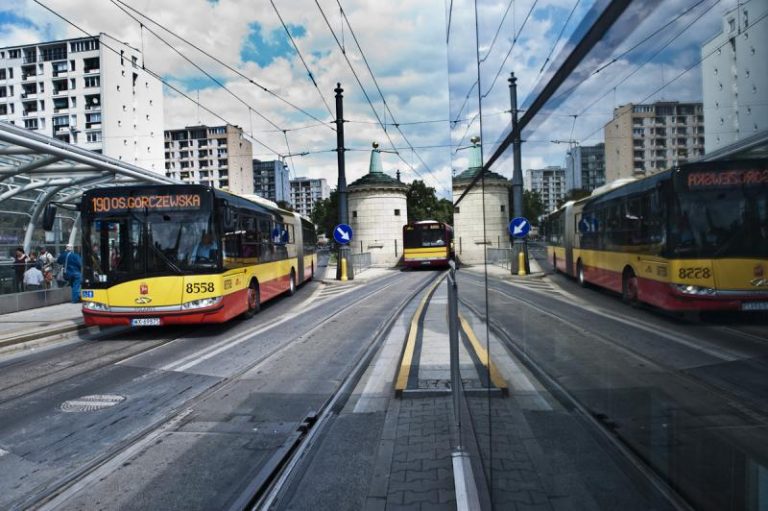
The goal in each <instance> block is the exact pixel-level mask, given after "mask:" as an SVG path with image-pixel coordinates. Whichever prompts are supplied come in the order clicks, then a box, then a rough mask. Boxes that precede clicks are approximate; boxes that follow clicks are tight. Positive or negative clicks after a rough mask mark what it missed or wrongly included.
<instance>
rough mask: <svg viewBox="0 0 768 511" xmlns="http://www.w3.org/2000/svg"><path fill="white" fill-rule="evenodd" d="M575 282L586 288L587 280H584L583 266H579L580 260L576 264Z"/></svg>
mask: <svg viewBox="0 0 768 511" xmlns="http://www.w3.org/2000/svg"><path fill="white" fill-rule="evenodd" d="M576 280H578V281H579V285H580V286H581V287H588V286H589V284H587V280H586V279H585V278H584V265H583V264H581V259H579V261H578V262H577V263H576Z"/></svg>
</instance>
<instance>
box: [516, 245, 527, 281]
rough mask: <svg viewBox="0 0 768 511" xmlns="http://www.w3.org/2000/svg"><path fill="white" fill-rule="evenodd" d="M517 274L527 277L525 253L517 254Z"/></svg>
mask: <svg viewBox="0 0 768 511" xmlns="http://www.w3.org/2000/svg"><path fill="white" fill-rule="evenodd" d="M517 274H518V275H526V273H525V253H523V251H522V250H521V251H520V252H518V253H517Z"/></svg>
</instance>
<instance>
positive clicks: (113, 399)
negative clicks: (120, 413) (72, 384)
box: [61, 394, 125, 412]
mask: <svg viewBox="0 0 768 511" xmlns="http://www.w3.org/2000/svg"><path fill="white" fill-rule="evenodd" d="M121 401H125V396H116V395H109V394H105V395H97V396H83V397H79V398H77V399H70V400H69V401H64V402H63V403H62V404H61V411H62V412H93V411H95V410H103V409H104V408H109V407H112V406H115V405H116V404H118V403H120V402H121Z"/></svg>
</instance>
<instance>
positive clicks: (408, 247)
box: [403, 220, 453, 268]
mask: <svg viewBox="0 0 768 511" xmlns="http://www.w3.org/2000/svg"><path fill="white" fill-rule="evenodd" d="M451 258H453V228H452V227H451V226H450V225H448V224H446V223H443V222H437V221H435V220H424V221H422V222H411V223H409V224H408V225H404V226H403V263H404V264H405V266H406V267H408V268H422V267H425V266H437V267H441V266H448V261H449V260H450V259H451Z"/></svg>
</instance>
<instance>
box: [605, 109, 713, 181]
mask: <svg viewBox="0 0 768 511" xmlns="http://www.w3.org/2000/svg"><path fill="white" fill-rule="evenodd" d="M703 154H704V113H703V106H702V104H701V103H680V102H677V101H659V102H657V103H653V104H643V105H635V104H631V103H630V104H628V105H622V106H620V107H618V108H615V109H614V110H613V119H612V120H611V121H610V122H608V124H606V125H605V181H606V183H610V182H611V181H614V180H616V179H619V178H627V177H644V176H648V175H651V174H655V173H656V172H660V171H662V170H665V169H668V168H670V167H674V166H675V165H679V164H682V163H686V162H688V161H690V160H695V159H697V158H699V157H701V156H702V155H703Z"/></svg>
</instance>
